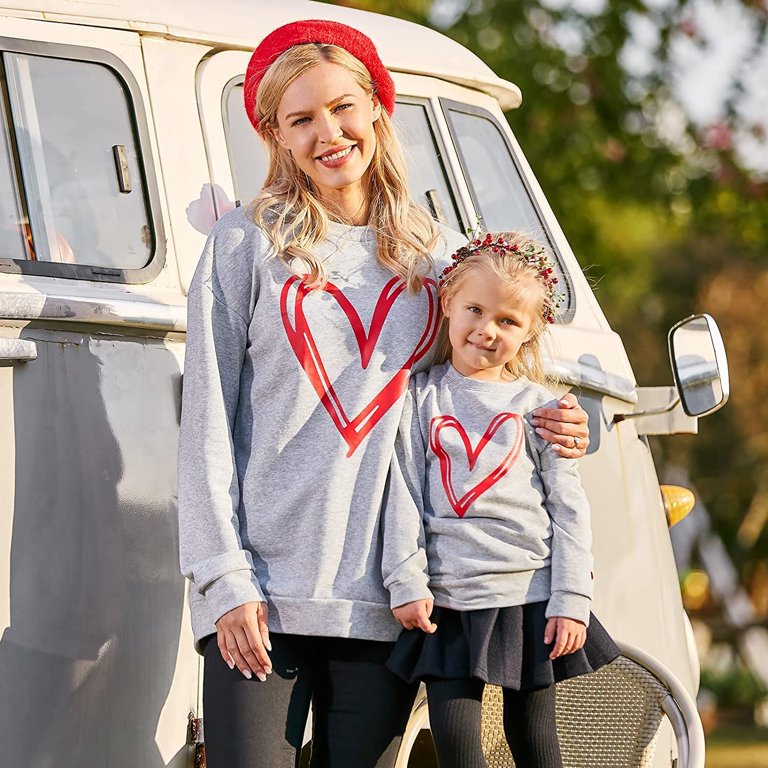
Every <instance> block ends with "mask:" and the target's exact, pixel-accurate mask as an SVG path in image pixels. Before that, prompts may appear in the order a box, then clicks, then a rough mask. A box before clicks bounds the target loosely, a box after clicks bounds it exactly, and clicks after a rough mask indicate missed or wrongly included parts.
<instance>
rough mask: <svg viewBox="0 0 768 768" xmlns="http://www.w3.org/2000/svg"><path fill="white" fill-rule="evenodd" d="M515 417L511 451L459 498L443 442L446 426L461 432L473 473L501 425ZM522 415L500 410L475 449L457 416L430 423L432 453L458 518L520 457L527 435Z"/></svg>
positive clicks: (441, 418) (439, 418) (442, 417)
mask: <svg viewBox="0 0 768 768" xmlns="http://www.w3.org/2000/svg"><path fill="white" fill-rule="evenodd" d="M510 419H511V420H512V421H513V422H514V423H515V426H516V430H515V439H514V441H513V443H512V448H511V449H510V451H509V453H508V454H507V455H506V456H505V457H504V458H503V459H502V460H501V462H500V463H499V465H498V466H497V467H495V468H494V469H492V470H491V471H490V472H489V473H488V474H487V475H486V476H485V477H484V478H483V479H482V480H480V482H479V483H477V484H476V485H474V486H473V487H472V488H470V489H469V490H468V491H467V492H466V493H465V494H464V495H463V496H462V497H461V498H460V499H459V498H457V496H456V491H455V490H454V488H453V480H452V477H451V457H450V455H449V454H448V452H447V451H446V450H445V448H444V447H443V445H442V443H441V442H440V432H441V431H442V430H443V429H448V428H452V429H455V430H456V431H457V432H458V433H459V437H460V438H461V442H462V443H463V444H464V450H465V451H466V454H467V459H468V460H469V470H470V472H471V471H472V470H473V469H474V468H475V464H477V460H478V458H479V456H480V454H481V453H482V452H483V449H484V448H485V446H486V445H488V443H489V442H490V441H491V440H493V436H494V435H495V434H496V432H497V431H498V429H499V427H501V425H502V424H504V423H505V422H507V421H509V420H510ZM523 429H524V424H523V418H522V416H520V414H518V413H500V414H498V415H497V416H494V418H493V419H492V420H491V423H490V424H489V425H488V428H487V429H486V430H485V433H484V434H483V436H482V437H481V438H480V440H479V441H478V443H477V447H476V448H472V444H471V443H470V442H469V437H468V436H467V432H466V430H465V429H464V427H463V426H462V424H461V422H460V421H459V420H458V419H457V418H456V417H455V416H435V417H434V418H433V419H432V421H431V422H430V425H429V447H430V448H431V449H432V452H433V453H434V454H435V455H436V456H437V457H438V459H440V476H441V478H442V481H443V488H445V495H446V496H447V497H448V501H449V502H450V504H451V506H452V507H453V510H454V512H456V514H457V515H458V516H459V517H464V515H465V514H466V512H467V510H468V509H469V508H470V506H472V504H473V503H474V502H475V501H477V500H478V499H479V498H480V496H482V495H483V494H484V493H485V492H486V491H487V490H488V489H489V488H490V487H491V486H492V485H494V484H495V483H498V482H499V480H501V478H502V477H504V475H506V474H507V472H508V471H509V469H510V467H511V466H512V465H513V464H514V463H515V462H516V461H517V459H518V457H519V456H520V450H521V448H522V446H523V436H524V432H523Z"/></svg>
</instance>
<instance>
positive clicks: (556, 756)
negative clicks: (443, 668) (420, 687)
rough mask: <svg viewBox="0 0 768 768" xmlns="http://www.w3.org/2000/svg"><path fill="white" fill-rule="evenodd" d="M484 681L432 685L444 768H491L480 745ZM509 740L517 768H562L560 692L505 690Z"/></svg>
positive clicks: (433, 723) (432, 712) (433, 720)
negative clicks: (557, 707) (557, 704)
mask: <svg viewBox="0 0 768 768" xmlns="http://www.w3.org/2000/svg"><path fill="white" fill-rule="evenodd" d="M484 688H485V684H484V683H483V681H482V680H477V679H474V678H473V679H466V680H436V681H434V682H429V683H427V701H428V703H429V725H430V728H431V730H432V738H433V739H434V741H435V747H436V748H437V757H438V760H439V762H440V768H487V765H488V764H487V763H486V762H485V758H484V757H483V751H482V749H481V744H480V732H481V713H482V699H483V689H484ZM503 694H504V735H505V736H506V738H507V744H509V749H510V751H511V752H512V757H514V758H515V766H516V767H517V768H562V766H563V761H562V758H561V756H560V745H559V742H558V740H557V727H556V725H555V687H554V686H553V685H552V686H549V687H548V688H538V689H536V690H529V691H513V690H511V689H509V688H504V689H503Z"/></svg>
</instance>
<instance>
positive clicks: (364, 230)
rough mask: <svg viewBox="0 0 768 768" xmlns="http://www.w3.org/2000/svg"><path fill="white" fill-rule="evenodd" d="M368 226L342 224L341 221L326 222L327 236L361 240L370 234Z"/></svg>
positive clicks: (330, 220) (331, 220)
mask: <svg viewBox="0 0 768 768" xmlns="http://www.w3.org/2000/svg"><path fill="white" fill-rule="evenodd" d="M371 231H372V230H371V226H370V224H344V223H343V222H341V221H334V220H333V219H329V220H328V234H329V235H334V236H335V237H338V236H342V235H343V236H347V237H349V236H351V237H356V238H363V237H365V236H367V235H368V234H369V233H370V232H371Z"/></svg>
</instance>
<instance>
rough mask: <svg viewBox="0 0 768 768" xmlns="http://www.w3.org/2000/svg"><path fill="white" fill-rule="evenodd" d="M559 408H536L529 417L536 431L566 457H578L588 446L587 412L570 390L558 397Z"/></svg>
mask: <svg viewBox="0 0 768 768" xmlns="http://www.w3.org/2000/svg"><path fill="white" fill-rule="evenodd" d="M558 404H559V405H560V408H537V409H536V410H535V411H534V412H533V415H534V417H535V418H533V419H531V424H533V426H534V427H536V433H537V434H538V435H541V437H543V438H544V439H545V440H548V441H549V442H550V443H552V445H553V449H554V450H555V451H557V452H558V453H559V454H560V455H561V456H564V457H565V458H566V459H580V458H581V457H582V456H583V455H584V454H585V453H586V452H587V448H588V447H589V426H588V425H587V421H588V417H587V412H586V411H585V410H584V409H583V408H581V407H580V406H579V403H578V401H577V400H576V397H575V396H574V395H572V394H571V393H570V392H569V393H568V394H567V395H564V396H563V397H561V398H560V401H559V403H558Z"/></svg>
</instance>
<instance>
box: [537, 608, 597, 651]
mask: <svg viewBox="0 0 768 768" xmlns="http://www.w3.org/2000/svg"><path fill="white" fill-rule="evenodd" d="M553 640H554V642H555V647H554V648H553V649H552V652H551V653H550V654H549V658H550V659H556V658H557V657H558V656H565V655H566V654H568V653H573V652H574V651H578V650H579V648H583V647H584V643H585V642H586V641H587V627H586V625H585V624H583V623H582V622H580V621H576V619H566V618H565V617H564V616H553V617H552V618H551V619H549V620H548V621H547V626H546V627H545V629H544V644H545V645H549V644H550V643H551V642H552V641H553Z"/></svg>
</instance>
